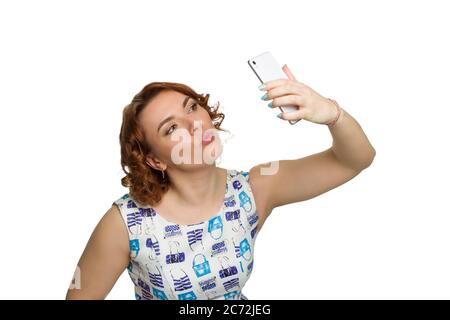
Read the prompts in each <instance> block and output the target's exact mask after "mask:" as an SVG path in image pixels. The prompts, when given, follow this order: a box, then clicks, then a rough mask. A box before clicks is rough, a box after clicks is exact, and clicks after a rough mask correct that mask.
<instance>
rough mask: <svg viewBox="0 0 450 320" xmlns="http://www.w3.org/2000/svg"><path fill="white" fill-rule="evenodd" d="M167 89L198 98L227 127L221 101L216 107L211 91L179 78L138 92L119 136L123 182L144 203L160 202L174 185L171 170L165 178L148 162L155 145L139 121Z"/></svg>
mask: <svg viewBox="0 0 450 320" xmlns="http://www.w3.org/2000/svg"><path fill="white" fill-rule="evenodd" d="M163 90H174V91H177V92H180V93H182V94H185V95H187V96H190V97H191V98H193V99H195V100H196V101H197V103H198V105H199V106H201V107H202V108H204V109H205V110H206V111H207V112H208V114H209V116H210V118H211V121H212V122H213V125H214V127H215V128H216V129H218V130H221V131H227V130H224V129H222V128H221V127H220V125H221V124H222V121H223V120H224V118H225V115H224V114H223V113H220V112H218V111H217V110H218V108H219V103H218V105H217V107H215V108H212V107H210V106H209V105H208V100H209V94H206V95H200V94H198V93H196V92H195V91H194V90H193V89H192V88H190V87H189V86H187V85H185V84H182V83H176V82H152V83H149V84H147V85H146V86H145V87H144V88H143V89H142V90H141V91H140V92H139V93H137V94H136V95H135V96H134V98H133V99H132V101H131V103H130V104H128V105H127V106H126V107H125V108H124V109H123V115H122V126H121V129H120V135H119V140H120V153H121V160H120V162H121V166H122V169H123V171H124V172H125V174H126V175H125V177H123V178H122V179H121V183H122V185H123V186H124V187H127V188H129V195H130V196H131V197H132V198H133V199H134V200H136V201H137V202H139V204H141V205H144V206H145V205H150V206H153V205H154V204H156V203H158V202H159V201H160V200H161V198H162V196H163V194H164V193H166V192H167V191H168V189H169V185H170V179H169V178H168V176H167V174H166V177H165V179H164V180H163V179H162V175H161V172H160V171H159V170H155V169H153V168H151V167H150V166H149V165H148V164H146V155H147V154H148V153H149V152H150V151H151V146H150V145H149V144H148V143H147V142H146V141H145V136H144V131H143V129H142V128H141V127H140V125H139V122H138V117H139V114H140V112H141V111H142V110H143V109H144V107H145V106H146V105H147V104H148V103H149V102H150V100H151V99H152V98H154V97H155V96H156V95H158V94H159V93H160V92H161V91H163Z"/></svg>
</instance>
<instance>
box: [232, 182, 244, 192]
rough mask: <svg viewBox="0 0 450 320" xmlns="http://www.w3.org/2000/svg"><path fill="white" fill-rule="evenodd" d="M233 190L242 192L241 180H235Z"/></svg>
mask: <svg viewBox="0 0 450 320" xmlns="http://www.w3.org/2000/svg"><path fill="white" fill-rule="evenodd" d="M233 188H234V189H235V190H241V188H242V184H241V182H240V181H239V180H234V181H233Z"/></svg>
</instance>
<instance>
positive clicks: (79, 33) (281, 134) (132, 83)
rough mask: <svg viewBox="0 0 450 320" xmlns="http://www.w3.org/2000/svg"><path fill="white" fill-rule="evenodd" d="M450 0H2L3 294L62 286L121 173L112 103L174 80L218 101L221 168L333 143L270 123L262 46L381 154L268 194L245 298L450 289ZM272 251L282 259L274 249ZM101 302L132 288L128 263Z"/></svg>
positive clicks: (320, 133)
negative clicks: (351, 120)
mask: <svg viewBox="0 0 450 320" xmlns="http://www.w3.org/2000/svg"><path fill="white" fill-rule="evenodd" d="M448 13H449V8H448V3H447V2H446V1H370V2H369V1H308V2H307V1H280V0H277V1H276V2H275V1H254V2H251V1H226V2H223V1H222V2H219V1H122V2H119V1H71V2H68V1H9V2H5V1H3V2H1V4H0V35H1V39H0V43H1V50H0V55H1V60H0V92H1V93H0V110H1V111H0V121H1V126H0V130H1V131H0V137H1V138H0V139H1V150H2V156H1V160H0V161H1V163H0V165H1V168H2V175H1V177H2V178H1V184H0V188H1V190H0V191H1V199H2V207H1V209H0V212H1V214H2V222H1V225H0V237H1V238H0V241H1V242H0V243H1V257H2V258H1V265H2V266H1V272H0V298H3V299H16V298H24V299H63V298H64V297H65V294H66V290H67V287H68V285H69V282H70V280H71V278H72V274H73V272H74V270H75V266H76V263H77V261H78V259H79V257H80V255H81V253H82V251H83V249H84V247H85V245H86V242H87V240H88V238H89V236H90V234H91V232H92V230H93V228H94V227H95V225H96V224H97V222H98V221H99V219H100V218H101V217H102V216H103V214H104V213H105V212H106V210H107V209H108V208H109V207H110V206H111V203H112V201H114V200H116V199H117V198H118V197H120V196H122V195H123V194H124V193H126V192H127V191H128V190H127V189H125V188H124V187H122V186H121V184H120V178H122V177H123V175H124V174H123V173H122V171H121V168H120V154H119V150H120V149H119V140H118V136H119V130H120V125H121V117H122V109H123V108H124V107H125V105H126V104H127V103H129V102H130V101H131V99H132V97H133V96H134V95H135V94H136V93H137V92H138V91H139V90H140V89H141V88H142V87H143V86H144V85H146V84H147V83H150V82H152V81H174V82H182V83H185V84H187V85H189V86H191V87H192V88H193V89H194V90H196V91H197V92H199V93H210V95H211V96H210V102H211V105H213V104H215V103H217V102H219V103H220V105H221V109H220V110H221V111H222V112H224V113H225V114H226V117H225V120H224V122H223V123H222V126H223V127H224V128H226V129H228V130H230V131H231V132H232V133H233V137H232V139H230V140H229V141H227V143H226V144H225V149H224V153H223V159H222V162H221V163H219V164H218V165H219V166H220V167H224V168H235V169H240V170H248V169H249V168H251V167H252V166H253V165H256V164H258V163H262V162H266V161H273V160H279V159H296V158H300V157H304V156H307V155H309V154H312V153H316V152H320V151H322V150H325V149H326V148H328V147H330V146H331V141H332V140H331V135H330V133H329V131H328V129H327V128H326V126H321V125H317V124H313V123H310V122H307V121H301V122H299V123H298V124H296V125H295V126H291V125H289V123H287V122H286V121H283V120H280V119H278V118H277V117H275V115H276V114H277V113H278V110H269V108H267V107H266V104H267V103H266V102H263V101H261V100H260V96H261V95H262V92H260V91H259V90H257V86H258V85H259V81H258V80H257V78H256V77H255V75H254V74H253V72H252V71H251V70H250V68H249V67H248V65H247V59H249V58H251V57H253V56H255V55H258V54H260V53H262V52H265V51H270V52H271V53H272V54H273V55H274V57H275V58H276V59H277V60H278V62H279V64H280V65H282V64H284V63H287V64H288V66H289V67H290V69H291V70H292V72H293V73H294V75H295V76H296V78H297V79H298V80H299V81H302V82H304V83H305V84H307V85H309V86H310V87H312V88H313V89H315V90H316V91H318V92H319V93H321V94H322V95H324V96H327V97H331V98H333V99H335V100H337V101H338V102H339V103H340V105H341V106H342V107H343V108H344V109H346V110H347V112H349V113H350V114H351V115H352V116H353V117H355V118H356V120H357V121H358V122H359V123H360V124H361V126H362V127H363V129H364V131H365V133H366V134H367V136H368V137H369V139H370V141H371V142H372V144H373V146H374V147H375V149H376V151H377V156H376V158H375V160H374V162H373V164H372V166H371V167H369V168H368V169H366V170H364V171H363V172H362V173H361V174H360V175H358V176H357V177H355V178H354V179H352V180H351V181H349V182H347V183H346V184H344V185H342V186H340V187H338V188H336V189H334V190H331V191H329V192H327V193H325V194H322V195H320V196H318V197H316V198H314V199H311V200H308V201H305V202H301V203H295V204H290V205H286V206H283V207H279V208H276V209H275V210H274V211H273V212H272V215H271V216H270V217H269V218H268V220H267V222H266V223H265V225H264V228H263V229H262V230H261V233H260V234H259V236H258V241H257V242H256V246H255V269H254V271H253V273H252V276H251V278H250V279H249V281H248V282H247V284H246V286H245V287H244V289H243V292H244V294H245V295H246V296H247V297H249V299H443V298H446V299H448V298H450V289H449V288H450V276H449V272H448V270H449V269H450V258H449V243H450V241H449V240H450V233H449V226H450V225H449V223H450V218H449V212H450V210H449V205H448V180H449V178H450V177H449V170H448V163H449V162H450V161H449V160H450V159H449V152H448V150H447V148H448V145H449V143H448V137H449V134H448V126H449V123H450V113H449V107H450V102H449V101H450V96H449V94H448V93H449V89H448V87H449V84H450V81H449V74H450V64H449V61H448V57H449V56H450V52H449V51H450V50H449V41H448V39H449V32H448V30H450V22H449V20H448ZM275 256H276V257H280V258H279V259H275ZM107 299H134V292H133V285H132V282H131V280H130V279H129V276H128V274H127V273H126V272H124V273H123V275H122V276H121V278H120V279H119V281H118V282H117V283H116V285H115V287H114V288H113V290H112V291H111V293H110V294H109V295H108V297H107Z"/></svg>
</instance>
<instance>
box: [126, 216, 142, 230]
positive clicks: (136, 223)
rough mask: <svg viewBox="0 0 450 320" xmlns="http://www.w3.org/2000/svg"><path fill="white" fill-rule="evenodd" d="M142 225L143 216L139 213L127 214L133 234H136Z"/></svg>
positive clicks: (129, 227)
mask: <svg viewBox="0 0 450 320" xmlns="http://www.w3.org/2000/svg"><path fill="white" fill-rule="evenodd" d="M141 224H142V216H141V214H140V213H139V212H132V213H127V225H128V229H129V230H130V232H131V233H132V234H135V233H136V231H137V229H138V228H139V227H140V225H141ZM134 227H136V228H134Z"/></svg>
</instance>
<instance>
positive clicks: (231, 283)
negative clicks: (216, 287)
mask: <svg viewBox="0 0 450 320" xmlns="http://www.w3.org/2000/svg"><path fill="white" fill-rule="evenodd" d="M223 286H224V288H225V290H227V291H228V290H230V289H231V288H234V287H236V286H237V287H238V286H239V278H234V279H231V280H229V281H226V282H224V283H223Z"/></svg>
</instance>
